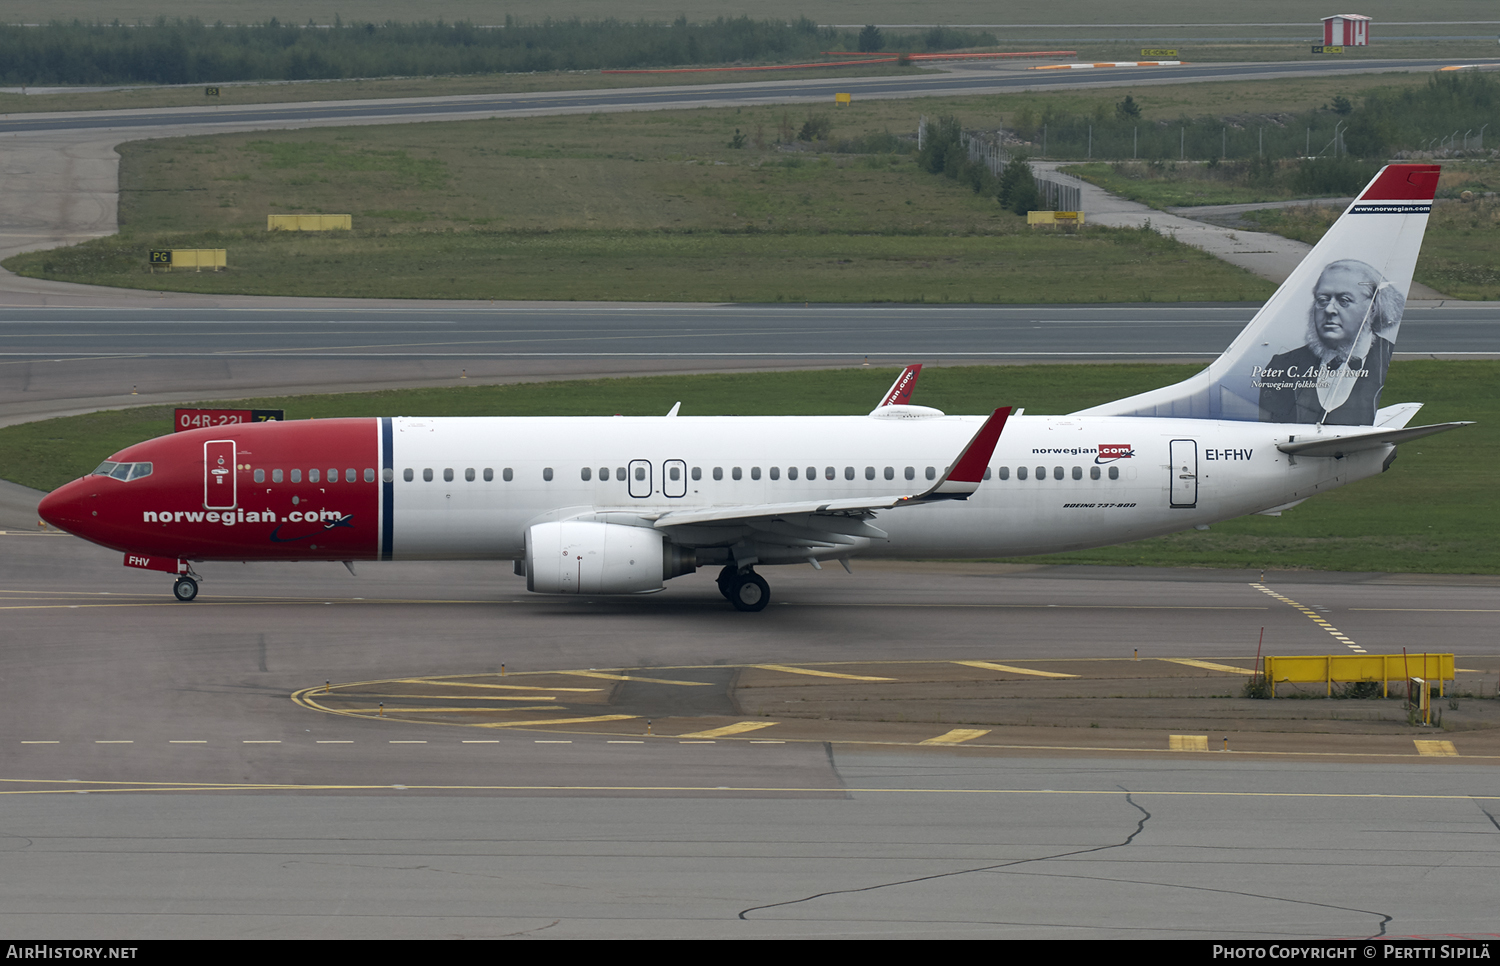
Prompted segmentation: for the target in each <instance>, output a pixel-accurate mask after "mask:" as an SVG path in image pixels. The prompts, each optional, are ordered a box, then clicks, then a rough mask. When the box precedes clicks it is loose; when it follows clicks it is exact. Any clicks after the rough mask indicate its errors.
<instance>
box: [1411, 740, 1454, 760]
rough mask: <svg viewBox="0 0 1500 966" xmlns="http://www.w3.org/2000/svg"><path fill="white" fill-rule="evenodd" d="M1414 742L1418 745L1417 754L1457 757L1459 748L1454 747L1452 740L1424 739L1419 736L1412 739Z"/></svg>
mask: <svg viewBox="0 0 1500 966" xmlns="http://www.w3.org/2000/svg"><path fill="white" fill-rule="evenodd" d="M1412 744H1414V745H1416V746H1417V754H1419V755H1430V756H1432V757H1435V758H1456V757H1457V756H1458V749H1457V748H1454V747H1453V742H1451V741H1422V740H1421V739H1418V738H1413V739H1412Z"/></svg>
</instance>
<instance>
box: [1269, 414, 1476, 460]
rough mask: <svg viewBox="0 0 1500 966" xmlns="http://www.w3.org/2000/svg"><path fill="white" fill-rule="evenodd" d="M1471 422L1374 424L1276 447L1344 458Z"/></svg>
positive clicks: (1290, 452)
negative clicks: (1370, 427) (1401, 425)
mask: <svg viewBox="0 0 1500 966" xmlns="http://www.w3.org/2000/svg"><path fill="white" fill-rule="evenodd" d="M1472 425H1474V424H1473V423H1472V422H1462V423H1433V424H1431V425H1429V426H1413V427H1411V428H1410V429H1383V428H1379V427H1377V428H1375V429H1374V430H1373V431H1370V432H1363V433H1349V434H1347V435H1344V436H1318V437H1315V438H1313V439H1302V440H1299V439H1295V438H1293V439H1292V440H1291V441H1290V442H1286V443H1280V444H1278V445H1277V447H1276V448H1277V449H1279V450H1281V451H1282V452H1283V453H1286V454H1287V455H1289V456H1333V457H1344V456H1348V455H1349V454H1350V453H1358V452H1360V451H1362V450H1367V449H1374V448H1375V447H1377V446H1385V445H1387V444H1390V443H1404V442H1406V441H1407V440H1412V439H1421V438H1422V437H1423V436H1431V435H1433V434H1434V433H1446V432H1447V431H1448V430H1450V429H1457V428H1458V427H1460V426H1472Z"/></svg>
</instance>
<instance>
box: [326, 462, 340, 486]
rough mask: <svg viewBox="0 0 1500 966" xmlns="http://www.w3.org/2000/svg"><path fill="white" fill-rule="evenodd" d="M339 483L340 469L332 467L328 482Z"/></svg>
mask: <svg viewBox="0 0 1500 966" xmlns="http://www.w3.org/2000/svg"><path fill="white" fill-rule="evenodd" d="M338 481H339V468H338V467H337V466H334V467H330V468H329V470H328V482H330V483H337V482H338Z"/></svg>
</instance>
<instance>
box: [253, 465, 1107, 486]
mask: <svg viewBox="0 0 1500 966" xmlns="http://www.w3.org/2000/svg"><path fill="white" fill-rule="evenodd" d="M634 469H635V478H636V479H637V480H639V481H641V482H645V480H646V467H644V466H637V467H635V468H634ZM272 472H273V474H274V476H273V481H274V482H277V483H280V482H281V471H280V470H273V471H272ZM297 472H298V471H297V470H292V482H293V483H296V482H297V481H298V477H297ZM767 472H768V474H769V475H770V477H771V479H773V480H779V479H781V467H779V466H773V467H771V468H770V469H769V470H768V471H767ZM317 473H318V471H317V470H313V471H312V475H311V477H310V480H311V482H313V483H316V482H317V481H318V477H317ZM353 473H354V471H353V470H350V471H349V474H350V475H349V482H351V483H352V482H354V476H353ZM680 473H681V468H680V467H678V466H675V465H674V466H669V467H667V475H668V476H669V477H671V479H672V480H673V481H676V480H678V479H680V476H679V474H680ZM255 474H256V475H255V482H257V483H259V482H261V480H262V475H261V474H262V471H261V470H256V471H255ZM329 474H330V479H336V478H337V473H336V472H335V471H333V470H330V471H329ZM374 474H375V471H374V470H365V482H367V483H370V482H374V479H375V475H374ZM482 474H483V477H484V481H485V482H486V483H489V482H491V481H493V480H494V479H495V471H494V469H492V468H490V467H488V466H486V467H485V468H484V470H483V471H482ZM552 475H553V474H552V467H550V466H546V467H543V468H542V479H543V480H545V481H547V482H549V483H550V482H551V481H552ZM578 475H579V478H580V479H582V480H583V481H584V482H585V483H587V482H589V481H590V480H591V479H592V478H593V475H594V470H593V468H592V467H589V466H585V467H584V468H583V469H581V470H579V471H578ZM712 475H713V478H714V479H716V480H722V479H724V468H723V467H722V466H715V467H714V468H713V474H712ZM798 475H799V470H798V468H797V467H795V466H788V467H787V468H786V478H787V479H789V480H795V479H797V478H798ZM883 475H884V476H885V478H886V479H888V480H894V479H895V478H896V468H895V467H894V466H887V467H886V468H885V472H884V474H883ZM902 475H903V476H904V477H905V478H906V479H908V480H915V479H916V478H917V468H916V467H915V466H908V467H906V469H905V471H904V472H903V474H902ZM991 475H998V476H999V477H1000V479H1002V480H1008V479H1010V467H1008V466H1002V467H1000V468H999V469H998V470H992V469H991V468H990V467H985V469H984V478H985V479H989V478H990V477H991ZM1030 475H1031V470H1030V469H1029V468H1028V467H1025V466H1018V467H1016V479H1018V480H1024V479H1026V478H1027V477H1029V476H1030ZM1067 475H1068V474H1067V472H1066V470H1065V469H1064V468H1063V467H1061V466H1054V467H1053V468H1052V478H1053V479H1055V480H1061V479H1064V478H1066V476H1067ZM1101 475H1102V474H1101V472H1100V467H1098V466H1091V467H1089V479H1091V480H1097V479H1099V478H1100V477H1101ZM610 476H611V470H610V468H609V467H607V466H601V467H599V479H600V480H601V481H605V482H607V481H608V480H609V479H610ZM613 476H614V478H615V479H617V480H622V481H623V480H625V479H626V478H627V476H626V471H625V467H623V466H619V467H616V468H615V469H614V470H613ZM744 476H745V474H744V470H743V468H742V467H739V466H735V467H731V468H730V470H729V477H730V479H734V480H741V479H744ZM864 476H865V479H867V480H873V479H875V477H876V473H875V467H873V466H866V467H865V473H864ZM923 476H924V477H925V478H926V479H929V480H935V479H937V467H935V466H929V467H927V468H926V470H925V471H924V472H923ZM1072 476H1073V479H1075V480H1081V479H1083V467H1081V466H1075V467H1073V472H1072ZM453 477H454V473H453V470H452V469H445V470H443V482H445V483H452V482H453ZM692 477H693V479H694V480H701V479H703V467H701V466H695V467H693V469H692ZM401 478H402V479H403V480H405V481H406V482H408V483H410V482H412V481H413V480H415V479H416V471H415V470H413V469H411V468H407V469H405V470H402V471H401ZM475 478H476V474H475V470H474V468H473V467H472V466H471V467H469V468H468V469H466V470H464V479H465V480H466V481H468V482H470V483H472V482H474V480H475ZM500 478H501V479H503V480H504V481H505V482H507V483H509V482H510V481H511V480H513V479H515V472H514V471H513V470H512V469H511V468H510V467H509V466H507V467H506V468H505V469H503V470H501V471H500ZM807 478H808V479H809V480H815V479H817V478H818V468H817V467H816V466H809V467H808V468H807ZM823 478H824V479H827V480H832V479H837V478H838V468H837V467H834V466H827V467H824V468H823ZM854 478H855V472H854V467H852V466H846V467H844V479H846V480H852V479H854ZM1036 478H1037V479H1038V480H1045V479H1046V478H1047V467H1045V466H1038V467H1037V468H1036ZM1109 478H1110V479H1112V480H1118V479H1119V478H1120V468H1119V467H1118V466H1111V467H1109ZM750 479H752V480H758V479H760V467H759V466H752V467H750ZM422 480H423V482H426V483H431V482H432V481H433V471H432V470H431V469H424V470H423V471H422Z"/></svg>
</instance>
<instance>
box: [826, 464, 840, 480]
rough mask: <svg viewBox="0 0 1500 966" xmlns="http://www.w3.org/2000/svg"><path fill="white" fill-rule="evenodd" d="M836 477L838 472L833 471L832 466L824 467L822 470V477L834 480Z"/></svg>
mask: <svg viewBox="0 0 1500 966" xmlns="http://www.w3.org/2000/svg"><path fill="white" fill-rule="evenodd" d="M838 475H839V474H838V470H836V469H834V468H833V467H832V466H825V467H824V468H823V476H824V477H826V478H827V479H830V480H831V479H834V478H835V477H837V476H838Z"/></svg>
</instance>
